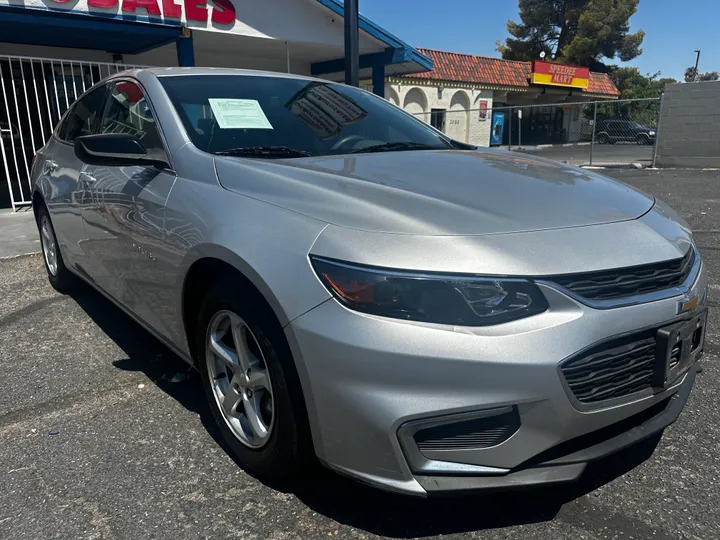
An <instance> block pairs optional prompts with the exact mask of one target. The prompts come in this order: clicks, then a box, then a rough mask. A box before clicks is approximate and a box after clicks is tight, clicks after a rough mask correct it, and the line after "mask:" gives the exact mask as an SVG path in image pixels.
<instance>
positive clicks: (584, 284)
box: [544, 248, 695, 300]
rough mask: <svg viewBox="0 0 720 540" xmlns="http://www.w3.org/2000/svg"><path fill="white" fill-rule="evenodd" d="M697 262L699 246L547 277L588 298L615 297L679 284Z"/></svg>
mask: <svg viewBox="0 0 720 540" xmlns="http://www.w3.org/2000/svg"><path fill="white" fill-rule="evenodd" d="M694 263H695V250H694V249H692V248H691V249H690V250H689V251H688V252H687V254H686V255H685V256H684V257H682V258H680V259H673V260H671V261H665V262H661V263H654V264H645V265H642V266H631V267H627V268H618V269H616V270H602V271H600V272H589V273H586V274H568V275H564V276H555V277H549V278H544V279H545V280H546V281H552V282H554V283H557V284H558V285H560V286H562V287H564V288H566V289H568V290H570V291H572V292H574V293H575V294H577V295H578V296H581V297H583V298H587V299H588V300H612V299H614V298H623V297H627V296H635V295H638V294H645V293H649V292H655V291H662V290H664V289H670V288H672V287H678V286H680V285H681V284H682V283H683V282H684V281H685V280H686V279H687V277H688V276H689V275H690V272H691V271H692V267H693V264H694Z"/></svg>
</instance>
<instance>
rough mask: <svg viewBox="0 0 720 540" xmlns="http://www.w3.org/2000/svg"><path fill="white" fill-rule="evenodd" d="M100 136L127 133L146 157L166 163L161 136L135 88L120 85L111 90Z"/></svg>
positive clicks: (120, 82) (134, 86)
mask: <svg viewBox="0 0 720 540" xmlns="http://www.w3.org/2000/svg"><path fill="white" fill-rule="evenodd" d="M101 131H102V133H127V134H129V135H133V136H134V137H137V139H138V140H140V142H142V143H143V146H145V149H146V150H147V152H148V154H150V155H154V156H157V158H158V159H166V158H164V156H165V147H164V146H163V143H162V139H161V137H160V132H159V131H158V128H157V125H156V124H155V118H153V115H152V111H151V110H150V106H149V105H148V103H147V100H146V99H145V95H144V94H143V92H142V90H141V89H140V87H139V86H138V85H136V84H135V83H133V82H130V81H119V82H116V83H114V84H113V85H112V86H111V89H110V92H109V94H108V99H107V106H106V107H105V114H104V115H103V119H102V128H101Z"/></svg>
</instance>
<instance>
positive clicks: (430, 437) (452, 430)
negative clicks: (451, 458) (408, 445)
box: [415, 408, 520, 452]
mask: <svg viewBox="0 0 720 540" xmlns="http://www.w3.org/2000/svg"><path fill="white" fill-rule="evenodd" d="M519 428H520V416H519V415H518V412H517V409H514V408H513V410H512V411H511V412H507V413H504V414H498V415H495V416H489V417H486V418H474V419H472V420H463V421H461V422H455V423H452V424H445V425H441V426H435V427H431V428H426V429H421V430H420V431H418V432H417V433H416V434H415V442H416V443H417V446H418V449H419V450H420V451H421V452H422V451H427V450H468V449H473V448H489V447H491V446H496V445H498V444H500V443H501V442H504V441H506V440H507V439H509V438H510V436H511V435H512V434H513V433H515V432H516V431H517V430H518V429H519Z"/></svg>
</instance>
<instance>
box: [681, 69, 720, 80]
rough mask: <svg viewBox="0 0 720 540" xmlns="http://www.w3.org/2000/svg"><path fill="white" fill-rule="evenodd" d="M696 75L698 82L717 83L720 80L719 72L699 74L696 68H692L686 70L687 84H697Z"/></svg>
mask: <svg viewBox="0 0 720 540" xmlns="http://www.w3.org/2000/svg"><path fill="white" fill-rule="evenodd" d="M695 75H697V80H698V81H717V80H718V78H720V75H718V72H717V71H707V72H705V73H699V74H698V72H697V70H696V69H695V66H690V67H689V68H687V69H686V70H685V82H695Z"/></svg>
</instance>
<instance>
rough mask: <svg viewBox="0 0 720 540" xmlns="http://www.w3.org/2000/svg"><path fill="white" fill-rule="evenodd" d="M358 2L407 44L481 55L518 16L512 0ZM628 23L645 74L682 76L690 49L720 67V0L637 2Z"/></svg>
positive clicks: (707, 67) (708, 67) (710, 66)
mask: <svg viewBox="0 0 720 540" xmlns="http://www.w3.org/2000/svg"><path fill="white" fill-rule="evenodd" d="M358 1H359V4H360V12H361V13H362V14H363V15H366V16H367V17H369V18H370V19H372V20H373V21H375V22H376V23H378V24H380V25H381V26H383V27H384V28H386V29H387V30H389V31H390V32H392V33H393V34H395V35H396V36H398V37H399V38H400V39H402V40H404V41H406V42H408V43H410V44H411V45H414V46H416V47H427V48H430V49H441V50H445V51H452V52H464V53H469V54H478V55H485V56H499V55H498V53H497V52H495V41H496V40H498V39H501V40H504V39H505V37H507V30H506V28H505V23H506V22H507V20H508V19H514V20H519V17H518V16H517V11H518V10H517V1H516V0H444V1H442V0H358ZM630 27H631V31H635V30H637V29H643V30H645V40H644V42H643V47H642V48H643V53H642V54H641V55H640V56H639V57H637V58H636V59H634V60H632V61H630V62H629V65H634V66H637V67H639V68H640V71H641V72H643V73H647V72H650V73H655V72H656V71H661V72H662V76H663V77H674V78H676V79H681V78H682V76H683V73H684V71H685V68H686V67H688V66H691V65H694V63H695V53H694V52H693V50H694V49H700V50H701V51H702V53H701V55H700V70H701V71H720V38H718V30H719V29H720V28H719V27H720V0H681V1H678V0H640V4H639V6H638V11H637V13H636V14H635V15H633V17H632V18H631V19H630ZM610 63H613V61H610ZM615 63H619V62H617V60H616V61H615Z"/></svg>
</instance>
